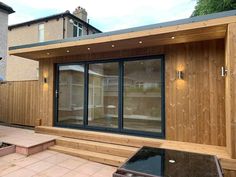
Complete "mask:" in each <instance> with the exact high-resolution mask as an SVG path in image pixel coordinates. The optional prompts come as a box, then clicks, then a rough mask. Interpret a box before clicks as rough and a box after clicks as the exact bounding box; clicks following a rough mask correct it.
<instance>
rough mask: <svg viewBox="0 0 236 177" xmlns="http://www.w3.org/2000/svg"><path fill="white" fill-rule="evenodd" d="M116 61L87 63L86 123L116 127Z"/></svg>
mask: <svg viewBox="0 0 236 177" xmlns="http://www.w3.org/2000/svg"><path fill="white" fill-rule="evenodd" d="M118 66H119V65H118V63H116V62H112V63H99V64H90V65H89V89H88V90H89V96H88V97H89V99H88V125H90V126H102V127H110V128H117V127H118V73H119V71H118V70H119V68H118Z"/></svg>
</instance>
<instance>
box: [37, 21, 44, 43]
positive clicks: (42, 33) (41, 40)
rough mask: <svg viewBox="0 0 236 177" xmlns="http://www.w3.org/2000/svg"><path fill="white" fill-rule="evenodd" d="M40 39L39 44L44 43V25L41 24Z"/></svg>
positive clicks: (39, 27) (39, 28)
mask: <svg viewBox="0 0 236 177" xmlns="http://www.w3.org/2000/svg"><path fill="white" fill-rule="evenodd" d="M38 37H39V42H44V24H39V26H38Z"/></svg>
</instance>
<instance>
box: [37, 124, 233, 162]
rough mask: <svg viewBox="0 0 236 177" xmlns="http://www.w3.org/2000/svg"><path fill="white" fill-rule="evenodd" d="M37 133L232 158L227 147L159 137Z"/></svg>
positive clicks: (40, 129) (45, 130)
mask: <svg viewBox="0 0 236 177" xmlns="http://www.w3.org/2000/svg"><path fill="white" fill-rule="evenodd" d="M35 131H36V132H37V133H46V134H52V135H57V136H63V137H67V138H74V139H82V140H89V141H96V142H102V143H110V144H117V145H122V146H130V147H137V148H140V147H142V146H150V147H159V148H165V149H172V150H180V151H186V152H194V153H201V154H209V155H216V156H217V157H218V158H223V159H230V155H229V154H228V152H227V150H226V147H223V146H212V145H204V144H195V143H188V142H180V141H171V140H163V139H157V138H145V137H135V136H129V135H120V134H114V133H103V132H95V131H86V130H75V129H69V128H58V127H47V126H39V127H36V128H35Z"/></svg>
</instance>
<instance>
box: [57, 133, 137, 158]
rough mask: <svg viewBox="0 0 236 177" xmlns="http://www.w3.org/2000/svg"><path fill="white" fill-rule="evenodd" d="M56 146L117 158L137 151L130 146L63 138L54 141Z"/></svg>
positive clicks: (128, 155)
mask: <svg viewBox="0 0 236 177" xmlns="http://www.w3.org/2000/svg"><path fill="white" fill-rule="evenodd" d="M56 145H58V146H63V147H68V148H74V149H80V150H87V151H92V152H98V153H103V154H109V155H115V156H119V157H126V158H127V157H130V156H131V155H132V154H134V153H135V152H136V151H137V150H138V148H134V147H130V146H122V145H116V144H110V143H102V142H96V141H89V140H81V139H73V138H64V137H58V138H57V139H56Z"/></svg>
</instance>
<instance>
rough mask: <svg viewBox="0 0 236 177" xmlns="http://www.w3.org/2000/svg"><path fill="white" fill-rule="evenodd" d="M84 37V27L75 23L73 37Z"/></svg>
mask: <svg viewBox="0 0 236 177" xmlns="http://www.w3.org/2000/svg"><path fill="white" fill-rule="evenodd" d="M82 35H83V25H82V24H81V23H78V22H74V23H73V37H79V36H82Z"/></svg>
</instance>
